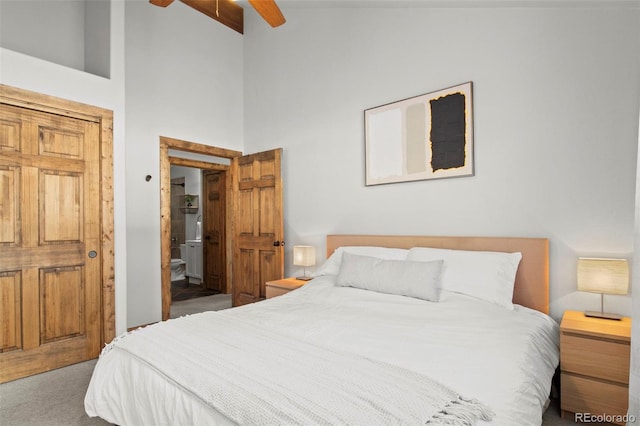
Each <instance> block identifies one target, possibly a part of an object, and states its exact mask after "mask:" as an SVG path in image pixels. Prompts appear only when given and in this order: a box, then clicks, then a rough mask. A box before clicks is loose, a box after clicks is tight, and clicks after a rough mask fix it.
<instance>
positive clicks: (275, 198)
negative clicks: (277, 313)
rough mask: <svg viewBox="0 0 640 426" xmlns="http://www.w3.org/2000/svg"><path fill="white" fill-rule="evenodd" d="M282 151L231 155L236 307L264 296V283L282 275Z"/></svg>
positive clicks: (234, 301) (234, 297)
mask: <svg viewBox="0 0 640 426" xmlns="http://www.w3.org/2000/svg"><path fill="white" fill-rule="evenodd" d="M281 156H282V149H275V150H271V151H265V152H261V153H258V154H251V155H245V156H242V157H237V158H234V159H232V162H231V169H232V173H231V174H232V176H233V195H234V211H235V214H234V241H233V244H234V249H233V306H239V305H244V304H247V303H252V302H257V301H258V300H262V299H264V298H265V283H266V282H267V281H271V280H276V279H280V278H282V277H283V275H284V224H283V211H282V210H283V208H282V177H281V172H280V159H281Z"/></svg>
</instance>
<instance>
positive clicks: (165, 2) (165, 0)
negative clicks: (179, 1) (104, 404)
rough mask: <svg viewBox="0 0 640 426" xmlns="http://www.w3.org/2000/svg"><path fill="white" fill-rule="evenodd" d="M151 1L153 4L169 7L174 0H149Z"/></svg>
mask: <svg viewBox="0 0 640 426" xmlns="http://www.w3.org/2000/svg"><path fill="white" fill-rule="evenodd" d="M149 3H151V4H153V5H155V6H160V7H167V6H169V5H170V4H171V3H173V0H149Z"/></svg>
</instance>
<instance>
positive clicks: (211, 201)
mask: <svg viewBox="0 0 640 426" xmlns="http://www.w3.org/2000/svg"><path fill="white" fill-rule="evenodd" d="M202 194H203V197H204V199H203V200H202V250H203V256H202V258H203V262H202V264H203V265H202V266H203V274H202V275H203V286H204V287H205V288H210V289H213V290H218V291H219V292H221V293H227V215H226V211H227V172H226V171H224V170H222V171H221V170H203V172H202Z"/></svg>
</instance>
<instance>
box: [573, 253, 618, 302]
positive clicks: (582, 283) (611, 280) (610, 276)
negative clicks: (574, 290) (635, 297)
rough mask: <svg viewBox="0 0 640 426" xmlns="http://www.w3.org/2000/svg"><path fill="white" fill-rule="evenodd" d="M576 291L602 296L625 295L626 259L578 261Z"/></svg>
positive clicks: (582, 258)
mask: <svg viewBox="0 0 640 426" xmlns="http://www.w3.org/2000/svg"><path fill="white" fill-rule="evenodd" d="M578 290H580V291H589V292H592V293H604V294H627V292H628V291H629V264H628V263H627V261H626V259H598V258H586V257H581V258H579V259H578Z"/></svg>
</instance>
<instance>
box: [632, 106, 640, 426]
mask: <svg viewBox="0 0 640 426" xmlns="http://www.w3.org/2000/svg"><path fill="white" fill-rule="evenodd" d="M638 127H639V129H638V133H639V134H638V170H637V171H636V227H635V251H634V254H633V267H632V271H631V272H632V279H631V283H632V286H633V290H632V292H633V294H634V295H635V296H634V297H633V308H632V312H633V319H632V325H631V371H630V377H629V414H630V415H633V416H635V418H636V419H640V117H639V118H638Z"/></svg>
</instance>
